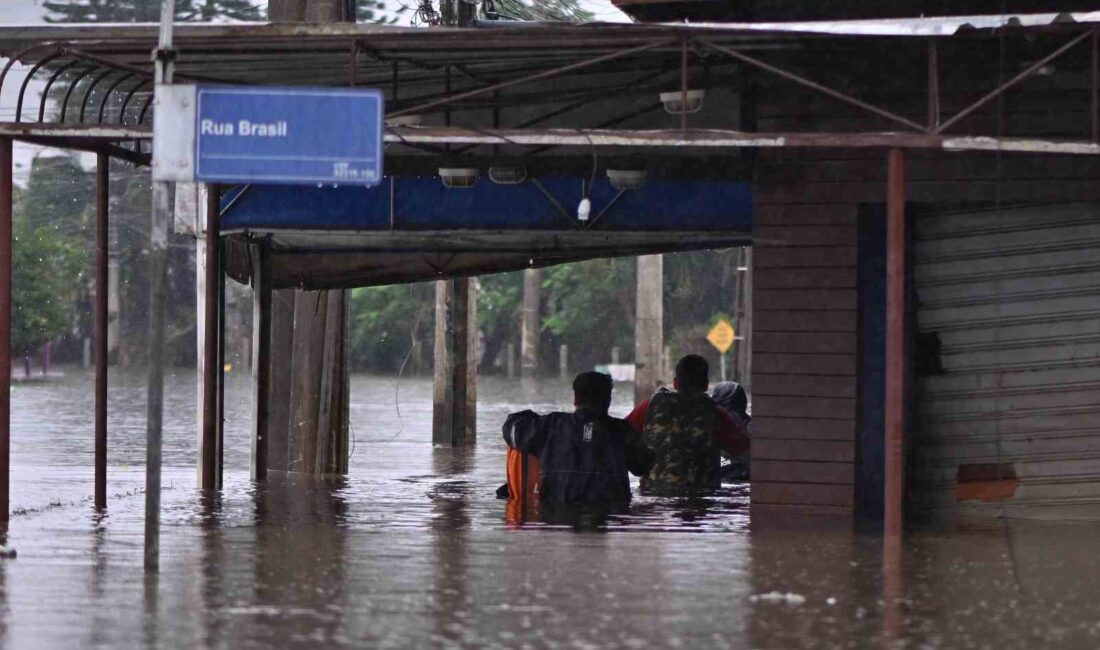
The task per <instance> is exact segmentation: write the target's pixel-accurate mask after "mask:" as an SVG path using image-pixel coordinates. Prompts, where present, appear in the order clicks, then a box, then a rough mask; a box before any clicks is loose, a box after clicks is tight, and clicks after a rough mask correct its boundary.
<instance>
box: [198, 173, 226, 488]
mask: <svg viewBox="0 0 1100 650" xmlns="http://www.w3.org/2000/svg"><path fill="white" fill-rule="evenodd" d="M220 210H221V204H220V200H219V191H218V186H217V185H208V186H207V188H206V291H205V293H206V295H205V300H204V308H203V322H204V323H205V327H204V330H205V334H206V336H205V338H204V340H203V356H202V447H201V449H202V462H201V468H202V471H201V474H200V481H199V484H200V486H201V487H202V489H204V490H213V489H215V488H217V452H218V445H217V441H218V424H217V418H218V373H220V372H221V368H219V367H218V331H219V322H218V276H219V275H220V273H221V257H220V256H219V255H218V253H219V249H220V246H219V240H220V239H221V237H220V236H219V233H218V213H219V212H220Z"/></svg>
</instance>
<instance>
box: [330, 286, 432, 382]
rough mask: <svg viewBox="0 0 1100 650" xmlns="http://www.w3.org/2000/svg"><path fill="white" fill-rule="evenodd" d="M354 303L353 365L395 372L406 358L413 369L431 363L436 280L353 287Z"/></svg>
mask: <svg viewBox="0 0 1100 650" xmlns="http://www.w3.org/2000/svg"><path fill="white" fill-rule="evenodd" d="M351 305H352V322H351V341H350V342H351V364H352V366H353V367H356V368H359V369H366V370H370V371H372V372H385V371H394V372H395V371H397V370H399V369H400V368H401V366H402V365H403V364H404V362H405V359H406V358H408V359H409V361H410V367H409V368H408V370H409V371H411V372H417V371H419V370H421V369H423V368H424V367H425V366H426V365H427V364H426V362H425V359H424V355H423V350H424V348H425V347H427V345H426V344H427V343H430V342H431V340H432V333H433V331H434V328H433V326H434V324H435V319H434V318H433V315H434V307H435V286H434V283H432V282H421V283H418V284H406V285H393V286H386V287H362V288H359V289H353V290H352V293H351Z"/></svg>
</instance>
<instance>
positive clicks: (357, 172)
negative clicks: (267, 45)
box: [195, 86, 385, 185]
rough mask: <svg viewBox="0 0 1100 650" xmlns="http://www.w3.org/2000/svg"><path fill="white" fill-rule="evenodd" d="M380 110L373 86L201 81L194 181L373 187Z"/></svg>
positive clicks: (378, 164)
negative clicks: (235, 84)
mask: <svg viewBox="0 0 1100 650" xmlns="http://www.w3.org/2000/svg"><path fill="white" fill-rule="evenodd" d="M384 107H385V104H384V101H383V98H382V94H381V92H379V91H378V90H374V89H358V88H344V89H328V88H317V89H312V88H268V87H263V88H256V87H252V88H232V87H222V86H213V87H211V86H199V87H198V96H197V100H196V108H195V180H197V181H200V182H206V183H279V184H314V183H335V184H348V185H377V184H378V183H380V182H381V181H382V116H383V112H384Z"/></svg>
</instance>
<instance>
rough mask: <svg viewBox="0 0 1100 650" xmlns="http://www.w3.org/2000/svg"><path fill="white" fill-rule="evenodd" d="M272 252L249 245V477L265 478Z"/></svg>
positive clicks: (253, 478) (261, 245)
mask: <svg viewBox="0 0 1100 650" xmlns="http://www.w3.org/2000/svg"><path fill="white" fill-rule="evenodd" d="M271 297H272V293H271V253H270V251H268V249H267V246H265V245H263V244H254V245H253V246H252V472H251V474H252V480H253V481H263V480H266V479H267V447H268V444H267V440H268V416H269V414H270V413H271V410H270V404H269V402H270V395H271Z"/></svg>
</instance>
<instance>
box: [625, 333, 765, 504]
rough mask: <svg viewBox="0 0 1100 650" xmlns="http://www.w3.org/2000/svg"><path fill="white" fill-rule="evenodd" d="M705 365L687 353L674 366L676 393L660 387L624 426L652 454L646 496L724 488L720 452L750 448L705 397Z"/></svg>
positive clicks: (739, 428) (722, 412) (734, 452)
mask: <svg viewBox="0 0 1100 650" xmlns="http://www.w3.org/2000/svg"><path fill="white" fill-rule="evenodd" d="M709 374H710V368H709V366H708V365H707V360H706V359H704V358H703V357H701V356H699V355H696V354H689V355H687V356H686V357H684V358H682V359H680V361H679V362H677V363H676V376H675V378H674V380H673V387H674V388H675V389H676V390H675V391H671V390H668V389H667V388H662V389H661V390H659V391H657V392H656V393H655V394H654V395H653V397H651V398H649V399H648V400H646V401H644V402H642V403H641V404H639V405H638V406H637V408H635V409H634V410H633V411H632V412H631V413H630V415H628V416H627V417H626V421H627V422H628V423H629V424H630V426H631V427H632V428H633V429H634V430H635V431H639V432H641V434H642V440H643V441H644V443H645V445H646V446H647V447H649V448H650V449H651V450H653V452H654V454H655V455H656V457H655V462H654V465H653V468H652V469H651V470H650V471H649V472H648V473H647V474H646V476H645V477H643V478H642V491H643V492H650V493H655V494H694V493H698V492H700V491H709V490H714V489H716V488H718V487H720V486H721V474H720V467H721V462H722V461H721V452H722V451H725V452H726V453H728V454H731V455H739V454H743V453H745V452H746V451H748V449H749V437H748V435H747V434H746V432H745V430H744V428H742V426H741V425H740V424H739V423H738V422H737V421H736V420H734V419H733V418H732V417H731V416H730V414H729V413H726V411H725V410H724V409H722V408H721V407H719V406H718V405H717V404H715V403H714V400H712V399H711V398H710V396H709V395H707V387H708V385H709V384H710V379H709Z"/></svg>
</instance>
